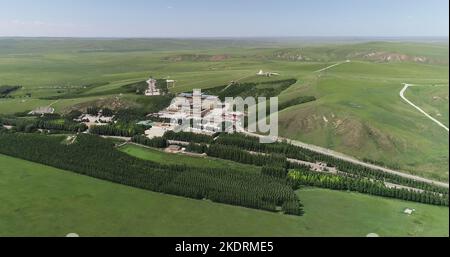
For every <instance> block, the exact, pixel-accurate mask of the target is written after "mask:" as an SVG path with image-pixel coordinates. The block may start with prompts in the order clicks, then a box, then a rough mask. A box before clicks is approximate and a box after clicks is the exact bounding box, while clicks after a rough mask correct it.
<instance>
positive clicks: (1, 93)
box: [0, 86, 22, 98]
mask: <svg viewBox="0 0 450 257" xmlns="http://www.w3.org/2000/svg"><path fill="white" fill-rule="evenodd" d="M20 88H22V87H21V86H0V98H6V97H8V95H9V94H11V93H12V92H14V91H16V90H18V89H20Z"/></svg>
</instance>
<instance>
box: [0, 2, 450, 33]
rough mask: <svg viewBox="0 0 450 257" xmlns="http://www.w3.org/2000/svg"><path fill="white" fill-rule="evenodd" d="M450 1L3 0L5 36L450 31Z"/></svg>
mask: <svg viewBox="0 0 450 257" xmlns="http://www.w3.org/2000/svg"><path fill="white" fill-rule="evenodd" d="M448 10H449V1H448V0H0V36H25V37H38V36H46V37H301V36H318V37H322V36H328V37H335V36H339V37H345V36H353V37H367V36H373V37H409V36H431V37H434V36H445V37H448V31H449V11H448Z"/></svg>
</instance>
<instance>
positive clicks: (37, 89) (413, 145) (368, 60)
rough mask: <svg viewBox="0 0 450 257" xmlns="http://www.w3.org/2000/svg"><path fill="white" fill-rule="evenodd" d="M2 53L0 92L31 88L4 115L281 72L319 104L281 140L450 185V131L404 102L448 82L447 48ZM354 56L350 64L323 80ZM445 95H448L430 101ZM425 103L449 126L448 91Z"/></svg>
mask: <svg viewBox="0 0 450 257" xmlns="http://www.w3.org/2000/svg"><path fill="white" fill-rule="evenodd" d="M0 49H1V50H0V70H1V72H0V85H16V84H19V85H22V86H23V87H24V88H22V89H21V90H18V91H16V92H14V93H13V94H12V96H14V97H15V98H14V99H0V113H1V114H5V113H15V112H20V111H27V110H31V109H33V108H35V107H38V106H48V105H50V104H52V103H54V102H55V100H43V99H41V98H43V97H49V96H52V97H55V96H56V97H57V96H64V95H66V94H68V93H71V94H75V97H74V98H73V99H61V100H60V101H58V102H57V103H55V104H54V106H53V107H54V108H55V109H56V111H63V110H65V109H66V108H69V107H71V106H73V105H77V104H81V105H82V104H86V103H89V104H90V103H92V102H95V101H100V100H101V99H105V98H116V97H118V98H121V99H124V100H126V101H127V102H128V103H127V104H133V102H136V101H137V100H136V99H137V97H136V96H134V95H131V94H125V95H120V93H119V91H117V90H120V88H121V86H123V85H126V84H127V83H131V82H135V81H140V80H144V79H146V78H148V77H149V76H150V75H153V76H154V77H157V78H171V79H175V80H177V81H178V82H177V86H176V87H175V88H171V91H172V92H183V91H189V90H191V89H193V88H202V89H207V88H213V87H218V86H223V85H227V84H228V83H229V82H230V81H232V80H239V79H242V80H241V82H259V81H260V80H265V79H266V78H256V77H255V76H254V75H255V73H256V72H257V71H259V70H260V69H263V70H264V71H273V72H279V73H280V74H281V76H279V77H275V78H270V79H290V78H295V79H297V80H298V82H297V83H296V84H294V85H292V86H290V87H289V88H288V89H286V90H284V91H283V92H281V94H280V95H279V98H280V103H283V102H286V101H289V100H292V99H295V98H298V97H300V96H315V97H316V98H317V99H318V100H317V101H315V102H310V103H306V104H301V105H296V106H292V107H290V108H287V109H285V110H283V111H282V112H281V113H280V132H281V136H283V137H287V138H291V139H296V140H300V141H304V142H306V143H310V144H314V145H318V146H322V147H326V148H330V149H332V150H336V151H340V152H343V153H345V154H348V155H352V156H355V157H357V158H359V159H365V160H371V161H373V162H377V163H383V164H384V165H386V166H389V167H391V168H394V169H399V170H405V171H406V172H409V173H412V174H416V175H420V176H424V177H427V178H431V179H438V180H442V181H448V178H449V176H448V165H449V163H448V159H449V151H448V133H447V134H446V132H445V131H441V129H439V128H436V126H434V124H432V123H430V122H428V121H427V118H426V117H424V116H423V115H421V114H420V113H417V112H416V111H415V110H414V109H411V108H410V106H408V105H407V104H406V103H404V102H403V101H402V99H401V98H400V97H399V95H398V93H399V91H400V90H401V88H402V83H411V84H441V83H443V84H448V46H447V45H446V44H444V43H425V42H421V43H410V42H401V43H400V42H368V43H357V44H353V43H352V44H351V43H345V44H336V43H332V42H327V43H319V44H316V45H312V44H308V43H304V42H299V41H298V42H295V41H291V42H276V41H274V42H262V41H245V40H244V41H236V42H235V41H227V40H221V41H215V42H214V40H213V41H210V40H173V41H171V40H70V39H66V40H52V39H46V40H33V39H29V40H26V39H1V40H0ZM347 59H350V60H351V63H344V64H342V65H339V66H335V67H333V68H331V69H328V70H326V71H324V72H321V73H315V71H317V70H320V69H323V68H325V67H328V66H330V65H333V64H335V63H339V62H342V61H344V60H347ZM78 90H81V91H80V94H78V95H77V92H78ZM414 90H416V89H414ZM27 93H29V94H31V98H29V97H25V95H26V94H27ZM409 93H410V94H414V92H413V91H409V92H408V94H409ZM438 93H439V95H442V94H444V95H443V96H444V97H445V92H433V93H424V94H431V95H433V94H438ZM411 97H412V98H414V96H413V95H411ZM418 104H419V102H418ZM424 105H425V106H424V108H430V112H435V113H436V115H437V114H438V113H437V112H438V111H439V114H441V115H442V118H443V119H444V120H443V122H444V123H445V122H447V124H448V89H447V102H445V101H432V102H430V103H429V105H430V106H427V104H426V103H424ZM446 112H447V115H446ZM445 117H447V121H445V119H446V118H445ZM393 156H395V158H393Z"/></svg>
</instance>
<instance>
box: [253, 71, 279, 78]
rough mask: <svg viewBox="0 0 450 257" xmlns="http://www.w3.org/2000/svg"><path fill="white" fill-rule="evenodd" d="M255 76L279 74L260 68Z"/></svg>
mask: <svg viewBox="0 0 450 257" xmlns="http://www.w3.org/2000/svg"><path fill="white" fill-rule="evenodd" d="M256 76H264V77H272V76H280V73H276V72H264V71H263V70H260V71H259V72H258V73H256Z"/></svg>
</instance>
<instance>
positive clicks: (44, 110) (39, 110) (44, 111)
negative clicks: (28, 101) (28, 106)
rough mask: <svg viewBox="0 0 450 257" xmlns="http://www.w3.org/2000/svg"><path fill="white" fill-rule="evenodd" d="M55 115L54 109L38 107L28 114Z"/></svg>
mask: <svg viewBox="0 0 450 257" xmlns="http://www.w3.org/2000/svg"><path fill="white" fill-rule="evenodd" d="M53 113H55V109H54V108H52V107H38V108H36V109H34V110H32V111H31V112H29V113H28V114H29V115H44V114H53Z"/></svg>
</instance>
